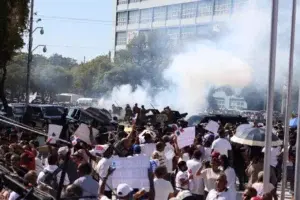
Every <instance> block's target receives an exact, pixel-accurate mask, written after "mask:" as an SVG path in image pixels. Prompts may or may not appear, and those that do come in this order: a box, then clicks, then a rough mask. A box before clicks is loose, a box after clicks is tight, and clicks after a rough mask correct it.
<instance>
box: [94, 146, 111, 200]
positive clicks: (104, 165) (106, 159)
mask: <svg viewBox="0 0 300 200" xmlns="http://www.w3.org/2000/svg"><path fill="white" fill-rule="evenodd" d="M112 155H113V148H112V147H111V146H110V147H109V148H108V149H106V150H105V152H104V153H103V157H102V158H101V160H99V162H98V164H97V167H96V168H97V170H98V174H99V185H101V184H102V181H103V179H104V178H105V177H106V176H107V172H108V169H109V167H110V166H111V165H112V160H111V156H112ZM106 183H107V185H106V187H105V196H107V197H108V198H111V197H112V191H111V188H112V178H111V176H109V177H108V180H107V182H106Z"/></svg>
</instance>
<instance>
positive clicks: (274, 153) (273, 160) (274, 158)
mask: <svg viewBox="0 0 300 200" xmlns="http://www.w3.org/2000/svg"><path fill="white" fill-rule="evenodd" d="M262 152H263V153H265V148H263V149H262ZM280 154H281V147H279V146H278V147H271V154H270V165H271V174H273V176H271V183H272V184H273V185H274V186H275V188H276V187H277V181H278V178H279V176H280V174H279V173H278V170H277V165H278V156H279V155H280Z"/></svg>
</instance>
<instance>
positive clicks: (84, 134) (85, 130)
mask: <svg viewBox="0 0 300 200" xmlns="http://www.w3.org/2000/svg"><path fill="white" fill-rule="evenodd" d="M92 131H93V136H94V137H96V135H97V134H98V133H99V131H98V130H97V129H95V128H92ZM74 135H75V136H77V138H78V139H80V140H82V141H84V142H85V143H87V144H89V145H91V144H92V141H91V139H90V129H89V127H88V125H86V124H80V126H79V127H78V128H77V130H76V131H75V133H74Z"/></svg>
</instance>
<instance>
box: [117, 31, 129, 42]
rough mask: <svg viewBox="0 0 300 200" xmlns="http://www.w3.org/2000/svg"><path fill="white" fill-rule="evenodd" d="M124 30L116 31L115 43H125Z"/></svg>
mask: <svg viewBox="0 0 300 200" xmlns="http://www.w3.org/2000/svg"><path fill="white" fill-rule="evenodd" d="M126 40H127V37H126V32H118V33H117V39H116V44H117V45H126Z"/></svg>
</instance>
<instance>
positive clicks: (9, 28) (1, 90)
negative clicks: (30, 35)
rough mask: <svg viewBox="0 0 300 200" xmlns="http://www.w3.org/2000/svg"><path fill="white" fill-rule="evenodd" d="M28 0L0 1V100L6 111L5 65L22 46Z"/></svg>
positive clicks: (26, 20)
mask: <svg viewBox="0 0 300 200" xmlns="http://www.w3.org/2000/svg"><path fill="white" fill-rule="evenodd" d="M28 3H29V0H1V1H0V70H1V80H0V98H1V101H2V103H3V106H4V109H5V110H6V109H7V107H8V105H7V101H6V96H5V87H4V83H5V80H6V75H7V69H6V65H7V63H8V61H10V60H11V58H12V56H13V54H14V53H15V51H16V50H18V49H20V48H21V47H23V45H24V41H23V34H24V32H25V30H26V28H27V22H28V13H29V8H28Z"/></svg>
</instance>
